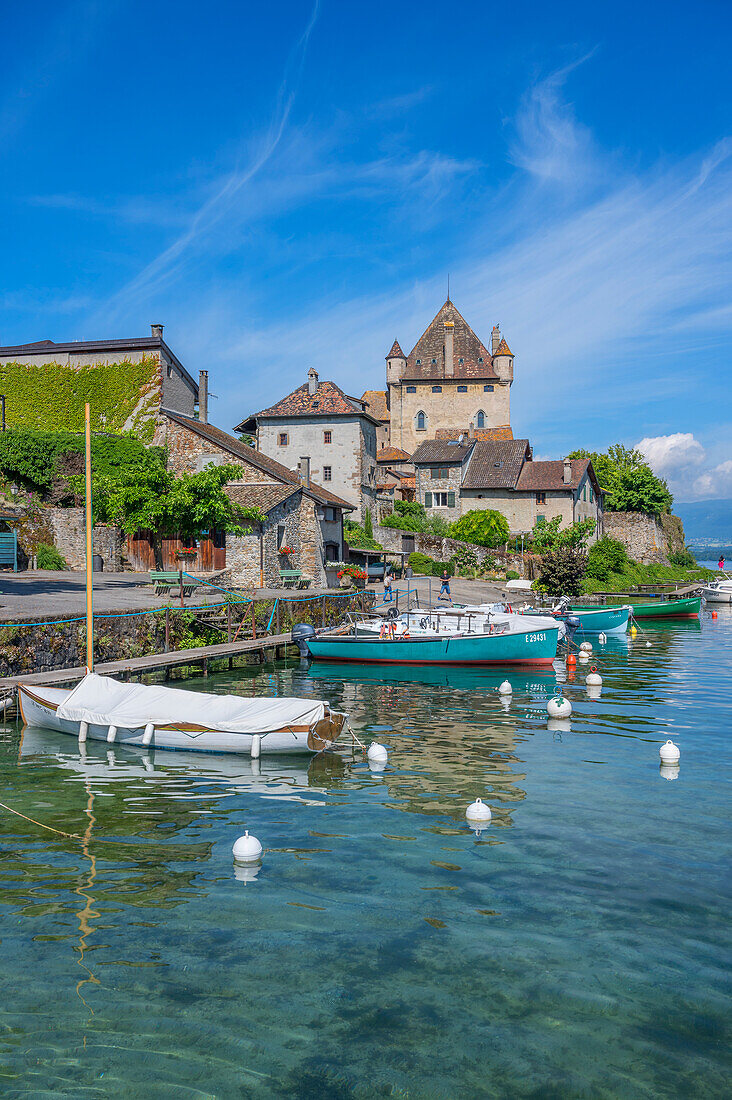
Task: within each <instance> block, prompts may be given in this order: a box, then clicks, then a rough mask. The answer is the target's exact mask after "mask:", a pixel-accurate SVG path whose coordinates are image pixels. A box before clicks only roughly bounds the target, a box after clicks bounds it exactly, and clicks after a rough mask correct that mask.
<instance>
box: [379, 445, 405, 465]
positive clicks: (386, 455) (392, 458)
mask: <svg viewBox="0 0 732 1100" xmlns="http://www.w3.org/2000/svg"><path fill="white" fill-rule="evenodd" d="M376 461H377V462H411V461H412V456H411V455H410V454H407V452H406V451H400V450H399V448H398V447H382V448H381V450H380V451H379V452H378V454H377V455H376Z"/></svg>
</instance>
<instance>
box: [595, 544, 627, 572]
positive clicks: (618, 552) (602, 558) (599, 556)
mask: <svg viewBox="0 0 732 1100" xmlns="http://www.w3.org/2000/svg"><path fill="white" fill-rule="evenodd" d="M627 565H628V554H627V551H626V549H625V547H624V546H623V544H622V542H620V541H619V540H618V539H609V538H604V539H598V540H597V542H596V543H594V545H592V546H591V547H590V550H589V553H588V555H587V576H588V577H594V579H595V580H597V581H606V580H607V579H608V577H609V576H610V574H611V573H622V572H623V571H624V570H625V569H626V568H627Z"/></svg>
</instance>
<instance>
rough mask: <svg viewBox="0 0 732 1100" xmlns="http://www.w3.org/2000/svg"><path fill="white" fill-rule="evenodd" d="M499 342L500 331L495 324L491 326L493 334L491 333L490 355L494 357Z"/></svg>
mask: <svg viewBox="0 0 732 1100" xmlns="http://www.w3.org/2000/svg"><path fill="white" fill-rule="evenodd" d="M500 342H501V330H500V328H499V327H498V325H497V324H495V325H494V326H493V332H492V333H491V355H495V354H496V352H497V351H498V345H499V344H500Z"/></svg>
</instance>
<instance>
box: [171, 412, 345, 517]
mask: <svg viewBox="0 0 732 1100" xmlns="http://www.w3.org/2000/svg"><path fill="white" fill-rule="evenodd" d="M161 412H162V413H164V415H165V416H167V417H168V419H169V420H172V421H173V422H174V423H175V424H180V426H181V427H183V428H188V429H189V431H192V432H195V434H196V435H198V436H200V437H201V439H206V440H208V442H209V443H213V444H214V445H215V446H216V447H220V448H221V449H222V450H224V451H228V452H229V454H230V455H233V456H234V457H235V458H237V459H239V460H240V461H242V462H245V463H248V465H250V466H254V468H255V469H256V470H261V471H262V473H265V474H269V475H270V476H271V477H273V478H274V479H275V480H276V481H281V482H282V483H283V484H284V485H294V486H296V487H299V488H302V490H303V491H304V492H305V493H307V494H308V495H309V496H311V497H313V498H314V499H315V500H317V501H318V503H320V504H329V505H331V506H335V507H336V508H347V509H348V510H349V511H353V509H354V505H353V504H349V503H348V501H347V500H342V499H341V497H337V496H336V495H335V493H331V492H330V490H329V489H323V487H322V486H320V485H316V484H315V482H314V481H311V482H310V487H309V489H306V488H305V486H304V485H303V484H302V482H301V481H300V478H299V476H298V474H296V473H295V471H294V470H288V469H287V467H286V466H283V465H282V463H281V462H277V461H276V460H275V459H274V458H270V457H269V455H265V454H262V452H261V451H255V450H254V448H253V447H248V446H247V445H246V443H242V442H241V441H240V440H239V439H236V438H235V437H234V436H233V435H229V433H228V432H222V430H221V428H216V427H214V425H213V424H202V423H201V421H200V420H195V419H194V418H193V417H192V416H184V415H183V414H182V413H177V412H173V411H171V410H170V409H161Z"/></svg>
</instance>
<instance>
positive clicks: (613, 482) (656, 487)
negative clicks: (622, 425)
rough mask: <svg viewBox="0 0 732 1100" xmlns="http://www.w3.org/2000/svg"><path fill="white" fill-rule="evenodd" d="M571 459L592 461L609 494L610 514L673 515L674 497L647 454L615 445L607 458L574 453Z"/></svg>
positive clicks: (610, 449) (609, 449) (584, 452)
mask: <svg viewBox="0 0 732 1100" xmlns="http://www.w3.org/2000/svg"><path fill="white" fill-rule="evenodd" d="M569 457H570V458H589V459H590V461H591V462H592V466H593V468H594V470H595V474H596V475H597V480H598V481H599V483H600V488H601V489H602V490H603V492H604V493H605V508H606V510H607V511H608V512H644V513H645V514H646V515H652V516H658V515H661V514H662V513H664V512H669V511H670V510H671V506H672V505H673V497H672V496H671V493H670V492H669V488H668V485H667V484H666V482H665V481H664V480H663V478H660V477H657V476H656V475H655V474H654V472H653V470H652V469H651V467H650V466H649V465H648V463H647V462H646V460H645V457H644V456H643V454H642V453H641V452H640V451H639V450H637V449H636V448H634V447H625V446H623V444H622V443H615V444H613V446H612V447H608V449H607V453H606V454H601V453H599V452H597V451H585V450H579V451H572V453H571V454H570V456H569Z"/></svg>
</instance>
